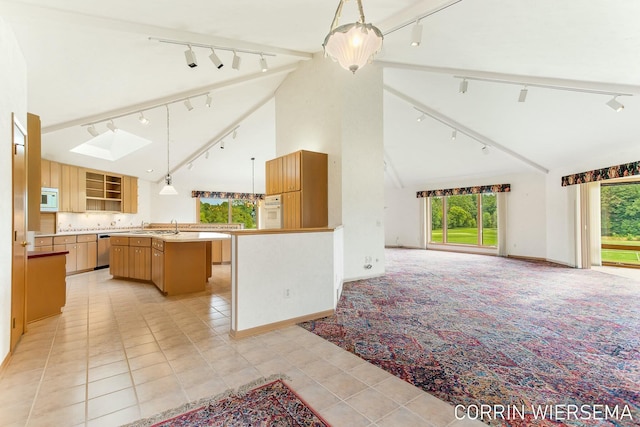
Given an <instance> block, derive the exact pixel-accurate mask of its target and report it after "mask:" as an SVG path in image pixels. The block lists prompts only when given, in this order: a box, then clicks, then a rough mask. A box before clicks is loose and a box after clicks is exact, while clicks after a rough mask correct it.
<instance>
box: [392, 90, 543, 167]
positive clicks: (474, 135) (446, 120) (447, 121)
mask: <svg viewBox="0 0 640 427" xmlns="http://www.w3.org/2000/svg"><path fill="white" fill-rule="evenodd" d="M384 90H386V91H387V92H389V93H390V94H392V95H395V96H396V97H398V98H400V99H402V100H403V101H405V102H407V103H408V104H411V105H412V106H414V107H415V108H416V109H418V110H420V111H421V112H423V113H424V114H426V115H427V116H429V117H431V118H432V119H434V120H437V121H439V122H440V123H442V124H444V125H447V126H449V127H450V128H452V129H456V130H457V131H458V132H459V133H463V134H465V135H467V136H468V137H469V138H471V139H474V140H476V141H478V142H479V143H481V144H484V145H487V146H489V147H491V148H495V149H496V150H500V151H502V152H503V153H505V154H508V155H509V156H511V157H513V158H515V159H518V160H520V161H521V162H523V163H525V164H526V165H528V166H530V167H532V168H534V169H536V170H537V171H539V172H542V173H545V174H547V173H549V170H548V169H547V168H545V167H544V166H540V165H539V164H537V163H535V162H533V161H531V160H529V159H528V158H526V157H524V156H522V155H521V154H518V153H516V152H515V151H513V150H511V149H509V148H507V147H505V146H503V145H500V144H498V143H497V142H495V141H493V140H492V139H489V138H487V137H486V136H484V135H481V134H479V133H478V132H476V131H474V130H473V129H470V128H468V127H466V126H464V125H463V124H461V123H459V122H457V121H455V120H453V119H452V118H451V117H448V116H445V115H444V114H442V113H440V112H438V111H436V110H434V109H433V108H430V107H427V106H426V105H424V104H423V103H421V102H420V101H418V100H416V99H413V98H411V97H410V96H408V95H406V94H404V93H402V92H400V91H398V90H396V89H394V88H392V87H391V86H388V85H384Z"/></svg>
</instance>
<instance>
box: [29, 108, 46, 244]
mask: <svg viewBox="0 0 640 427" xmlns="http://www.w3.org/2000/svg"><path fill="white" fill-rule="evenodd" d="M27 138H28V143H27V145H26V147H27V230H29V231H39V230H40V195H41V188H42V186H41V185H40V182H41V178H40V172H41V170H40V158H41V157H40V152H41V138H42V135H41V129H40V117H39V116H37V115H35V114H31V113H27Z"/></svg>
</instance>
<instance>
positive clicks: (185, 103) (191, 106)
mask: <svg viewBox="0 0 640 427" xmlns="http://www.w3.org/2000/svg"><path fill="white" fill-rule="evenodd" d="M184 106H185V107H187V110H189V111H191V110H193V105H191V100H190V99H188V98H187V99H185V100H184Z"/></svg>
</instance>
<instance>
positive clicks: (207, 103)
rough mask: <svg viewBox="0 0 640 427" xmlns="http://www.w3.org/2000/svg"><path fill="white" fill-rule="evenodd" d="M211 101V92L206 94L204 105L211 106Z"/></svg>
mask: <svg viewBox="0 0 640 427" xmlns="http://www.w3.org/2000/svg"><path fill="white" fill-rule="evenodd" d="M212 102H213V99H212V98H211V94H209V93H208V94H207V100H206V101H204V105H206V106H207V107H209V108H211V103H212Z"/></svg>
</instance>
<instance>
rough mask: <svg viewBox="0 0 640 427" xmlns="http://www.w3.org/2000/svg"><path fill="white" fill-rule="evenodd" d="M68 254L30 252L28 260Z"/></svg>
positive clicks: (64, 252) (62, 252) (59, 252)
mask: <svg viewBox="0 0 640 427" xmlns="http://www.w3.org/2000/svg"><path fill="white" fill-rule="evenodd" d="M68 253H69V251H29V252H27V258H28V259H32V258H44V257H49V256H56V255H66V254H68Z"/></svg>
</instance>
